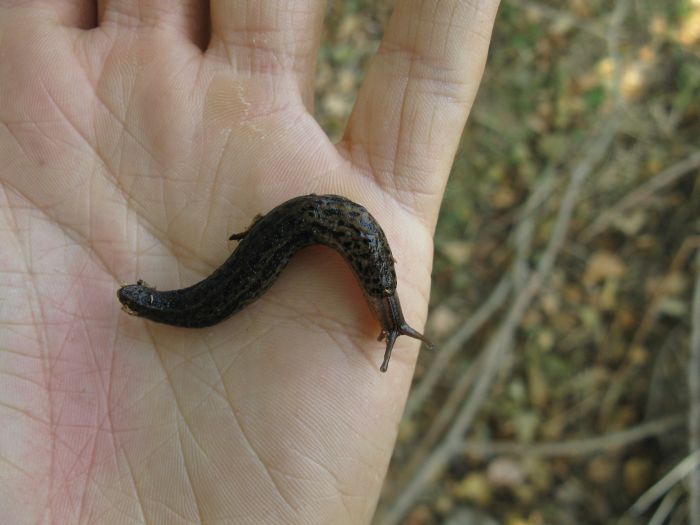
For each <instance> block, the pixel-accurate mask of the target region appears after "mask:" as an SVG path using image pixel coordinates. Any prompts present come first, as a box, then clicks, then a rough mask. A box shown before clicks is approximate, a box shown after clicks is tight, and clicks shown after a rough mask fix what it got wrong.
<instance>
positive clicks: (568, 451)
mask: <svg viewBox="0 0 700 525" xmlns="http://www.w3.org/2000/svg"><path fill="white" fill-rule="evenodd" d="M684 422H685V416H684V415H676V416H668V417H665V418H662V419H658V420H656V421H650V422H648V423H642V424H641V425H637V426H636V427H631V428H627V429H625V430H621V431H619V432H611V433H609V434H604V435H602V436H596V437H590V438H583V439H572V440H568V441H559V442H556V443H532V444H530V443H518V442H517V441H509V442H495V443H494V442H488V441H486V442H483V441H471V440H464V441H462V444H461V449H462V450H463V451H464V452H466V453H469V454H477V455H480V456H490V455H498V454H508V455H513V456H537V457H553V456H587V455H590V454H595V453H599V452H606V451H609V450H611V449H616V448H620V447H624V446H627V445H629V444H630V443H635V442H637V441H641V440H643V439H646V438H649V437H653V436H658V435H660V434H663V433H665V432H668V431H670V430H673V429H675V428H678V427H680V426H682V425H683V423H684Z"/></svg>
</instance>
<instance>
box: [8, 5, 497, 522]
mask: <svg viewBox="0 0 700 525" xmlns="http://www.w3.org/2000/svg"><path fill="white" fill-rule="evenodd" d="M496 3H497V2H495V1H491V2H488V1H483V2H471V1H461V2H460V1H456V0H448V1H437V0H434V1H407V0H405V1H399V2H398V5H397V7H396V10H395V12H394V15H393V18H392V21H391V23H390V24H389V27H388V28H387V30H386V35H385V38H384V41H383V43H382V47H381V49H380V51H379V53H378V55H377V57H376V58H375V61H374V63H373V66H372V67H371V69H370V72H369V74H368V76H367V78H366V80H365V82H364V85H363V87H362V89H361V91H360V93H359V94H358V100H357V103H356V106H355V109H354V112H353V115H352V117H351V120H350V123H349V125H348V129H347V131H346V134H345V138H344V139H343V141H342V142H341V143H340V144H338V145H333V144H332V143H330V142H329V140H328V138H327V137H326V136H325V135H324V133H323V132H322V130H321V129H320V128H319V127H318V125H317V124H316V122H315V121H314V119H313V116H312V114H311V112H310V105H311V101H312V99H313V71H314V66H315V54H316V49H317V47H318V40H319V33H320V29H321V27H320V26H321V22H322V17H323V11H324V6H325V3H324V2H318V1H316V0H306V1H304V0H300V1H295V2H279V1H272V0H266V1H257V2H245V1H232V0H212V1H211V2H210V6H207V7H205V5H206V4H207V3H206V2H201V1H195V0H180V1H177V2H175V1H173V0H141V1H137V0H112V1H110V0H103V1H98V2H97V3H96V5H95V3H94V2H91V1H86V0H51V1H40V0H32V1H21V2H17V1H13V0H0V184H1V185H0V206H1V210H2V213H1V214H0V523H13V524H22V523H136V522H139V523H140V522H149V523H151V522H152V523H169V524H171V523H172V524H175V523H193V522H202V523H204V522H206V523H210V522H211V523H214V522H216V523H227V522H235V523H264V522H269V523H287V522H304V523H343V522H347V523H362V522H367V521H369V519H370V518H371V516H372V513H373V510H374V507H375V504H376V500H377V497H378V493H379V489H380V487H381V484H382V480H383V477H384V473H385V470H386V467H387V463H388V461H389V458H390V455H391V450H392V446H393V443H394V439H395V433H396V425H397V423H398V421H399V418H400V415H401V411H402V408H403V403H404V399H405V396H406V393H407V390H408V387H409V384H410V380H411V375H412V370H413V363H414V359H415V355H416V351H417V348H418V343H417V342H416V341H414V340H409V339H407V338H401V339H399V341H398V343H397V345H396V348H395V350H394V357H393V359H392V362H391V367H390V369H389V372H388V373H387V374H381V373H380V372H379V364H380V362H381V358H382V353H383V346H382V344H381V343H377V341H376V340H375V339H376V336H377V334H378V332H379V325H378V324H377V322H376V320H374V319H373V318H372V317H371V314H370V312H369V309H368V308H367V305H366V304H365V302H364V298H363V296H362V292H361V290H360V288H359V287H358V285H357V284H356V283H355V280H354V277H353V275H352V273H351V271H350V269H349V268H348V267H347V265H346V264H345V263H344V261H343V260H342V258H341V257H340V256H339V255H337V254H336V253H334V252H332V251H330V250H328V249H325V248H310V249H307V250H304V251H303V252H301V253H300V254H299V255H298V256H297V257H295V258H294V260H293V261H292V264H291V265H290V266H289V268H288V269H287V270H285V272H284V273H283V274H282V276H281V277H280V279H279V280H278V281H277V282H276V283H275V285H274V286H273V287H272V289H271V290H270V291H269V292H268V293H267V294H265V295H264V296H263V298H261V299H260V300H259V301H258V302H256V303H254V304H253V305H251V306H249V307H248V308H247V309H245V310H244V311H242V312H240V313H239V314H237V315H236V316H234V317H233V318H231V319H229V320H227V321H225V322H223V323H221V324H219V325H217V326H216V327H213V328H209V329H203V330H187V329H181V328H174V327H170V326H163V325H157V324H154V323H149V322H146V321H143V320H141V319H138V318H134V317H129V316H127V315H125V314H124V313H123V312H121V310H120V305H119V303H118V302H117V300H116V296H115V292H116V290H117V288H118V286H119V283H120V282H133V281H135V280H136V279H137V278H143V279H145V280H146V281H148V282H149V283H150V284H152V285H155V286H157V287H158V288H160V289H168V288H177V287H181V286H185V285H189V284H192V283H194V282H195V281H197V280H199V279H201V278H202V277H203V276H204V275H206V274H208V273H209V272H211V270H212V269H213V268H215V267H216V266H218V265H219V264H220V263H221V262H222V261H223V260H224V259H225V258H226V257H227V255H228V254H229V253H230V251H231V250H232V249H233V248H234V247H235V245H234V243H230V242H227V241H226V239H227V237H228V236H229V235H230V234H231V233H234V232H238V231H241V230H244V229H245V227H246V226H247V225H248V223H249V222H250V221H251V219H252V218H253V217H254V216H255V215H257V214H259V213H265V212H267V211H269V210H270V209H271V208H273V207H274V206H276V205H277V204H280V203H281V202H283V201H285V200H286V199H288V198H290V197H293V196H297V195H304V194H308V193H312V192H315V193H336V194H341V195H344V196H347V197H349V198H350V199H352V200H355V201H357V202H360V203H361V204H363V205H364V206H366V207H367V208H368V209H369V210H370V211H371V212H372V213H373V215H374V216H375V217H376V218H377V220H378V221H379V223H380V224H382V226H383V227H384V230H385V232H386V233H387V236H388V238H389V241H390V243H391V246H392V250H393V252H394V256H395V258H396V259H397V261H398V262H397V273H398V276H399V286H398V292H399V295H400V297H401V300H402V303H403V306H404V313H405V314H406V318H407V320H408V321H409V323H411V324H413V325H414V326H416V327H417V328H420V327H421V322H422V320H423V319H424V316H425V312H426V306H427V299H428V291H429V277H430V267H431V252H432V240H431V237H432V231H433V227H434V222H435V219H436V216H437V210H438V207H439V203H440V200H441V196H442V191H443V189H444V185H445V181H446V178H447V174H448V172H449V167H450V164H451V161H452V157H453V155H454V151H455V148H456V144H457V141H458V138H459V135H460V132H461V129H462V126H463V125H464V121H465V119H466V115H467V113H468V109H469V107H470V105H471V102H472V100H473V97H474V94H475V91H476V87H477V85H478V80H479V78H480V75H481V70H482V67H483V62H484V58H485V54H486V49H487V45H488V35H489V33H490V29H491V23H492V19H493V16H494V14H495V9H496ZM202 49H205V51H202Z"/></svg>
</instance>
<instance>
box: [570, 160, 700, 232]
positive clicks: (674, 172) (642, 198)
mask: <svg viewBox="0 0 700 525" xmlns="http://www.w3.org/2000/svg"><path fill="white" fill-rule="evenodd" d="M698 168H700V151H696V152H694V153H692V154H691V155H689V156H688V157H686V158H685V159H683V160H681V161H680V162H677V163H676V164H673V165H672V166H669V167H668V168H666V169H665V170H662V171H660V172H659V173H657V174H656V175H654V176H653V177H652V178H651V179H649V180H648V181H647V182H646V183H644V184H642V185H641V186H638V187H636V188H635V189H634V190H633V191H631V192H630V193H628V194H627V195H625V196H624V197H623V198H622V199H620V200H619V201H618V202H617V203H616V204H615V205H613V206H612V207H611V208H610V209H608V210H606V211H604V212H603V213H601V214H600V215H599V216H598V218H597V219H596V220H595V221H594V222H593V224H591V225H590V226H589V227H588V228H586V231H585V233H584V238H586V239H590V238H591V237H594V236H596V235H598V234H599V233H600V232H602V231H603V230H605V229H606V228H608V227H609V226H610V224H611V223H612V222H613V221H614V220H615V219H616V218H617V217H619V216H620V215H622V214H623V213H624V212H626V211H627V210H629V209H630V208H632V207H634V206H639V205H641V204H644V203H645V202H648V201H649V199H651V198H652V197H653V196H654V194H655V193H656V192H658V191H659V190H661V189H662V188H664V187H665V186H668V185H670V184H673V183H674V182H675V181H677V180H678V179H679V178H681V177H682V176H683V175H685V174H686V173H690V172H691V171H693V170H695V169H698Z"/></svg>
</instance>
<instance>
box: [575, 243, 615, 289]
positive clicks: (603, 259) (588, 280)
mask: <svg viewBox="0 0 700 525" xmlns="http://www.w3.org/2000/svg"><path fill="white" fill-rule="evenodd" d="M625 269H626V266H625V264H624V263H623V262H622V259H620V258H619V257H618V256H617V255H615V254H614V253H610V252H605V251H598V252H596V253H594V254H593V255H592V256H591V258H590V259H588V265H587V266H586V271H585V273H584V274H583V282H584V284H586V285H587V286H593V285H595V284H598V283H599V282H601V281H604V280H605V279H619V278H620V277H622V275H623V274H624V273H625Z"/></svg>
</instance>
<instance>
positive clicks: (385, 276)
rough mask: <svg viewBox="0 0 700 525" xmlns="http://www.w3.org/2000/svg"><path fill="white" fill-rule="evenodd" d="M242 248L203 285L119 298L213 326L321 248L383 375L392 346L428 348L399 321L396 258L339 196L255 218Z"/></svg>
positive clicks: (374, 226)
mask: <svg viewBox="0 0 700 525" xmlns="http://www.w3.org/2000/svg"><path fill="white" fill-rule="evenodd" d="M230 240H239V241H240V242H239V244H238V246H237V247H236V249H235V250H234V252H233V253H232V254H231V255H230V256H229V258H228V259H227V260H226V261H225V262H224V263H223V264H222V265H221V266H220V267H219V268H217V269H216V270H215V271H214V273H212V274H211V275H210V276H209V277H207V278H205V279H204V280H202V281H200V282H198V283H196V284H194V285H192V286H189V287H187V288H182V289H179V290H170V291H156V290H155V288H153V287H151V286H148V285H147V284H146V283H144V282H143V281H138V282H137V283H136V284H129V285H126V286H122V287H121V288H120V289H119V290H118V292H117V297H118V298H119V301H120V302H121V303H122V305H123V307H122V309H123V310H125V311H126V312H127V313H129V314H131V315H136V316H138V317H144V318H146V319H150V320H151V321H155V322H158V323H165V324H169V325H174V326H184V327H191V328H203V327H207V326H212V325H215V324H216V323H219V322H220V321H223V320H224V319H226V318H227V317H230V316H231V315H233V314H234V313H236V312H238V311H239V310H241V309H243V308H244V307H246V306H247V305H249V304H250V303H252V302H253V301H255V300H256V299H258V298H259V297H260V296H261V295H262V294H264V293H265V292H266V291H267V290H268V289H269V288H270V286H272V283H274V281H275V279H277V276H278V275H279V274H280V273H281V272H282V270H283V269H284V268H285V267H286V266H287V264H288V263H289V261H290V259H291V258H292V256H293V255H294V254H295V253H296V252H297V251H299V250H300V249H301V248H304V247H306V246H310V245H312V244H322V245H325V246H329V247H330V248H333V249H334V250H336V251H337V252H339V253H340V254H341V255H342V256H343V257H344V258H345V260H346V261H347V262H348V263H349V264H350V266H351V267H352V269H353V271H354V273H355V275H356V276H357V278H358V281H359V283H360V285H361V286H362V289H363V291H364V294H365V297H366V298H367V302H368V303H369V306H370V308H371V310H372V312H373V313H374V315H375V317H376V318H377V320H378V321H379V323H380V325H381V327H382V331H381V333H380V335H379V338H378V340H379V341H382V340H383V339H386V350H385V353H384V361H383V362H382V365H381V367H380V370H381V371H382V372H386V370H387V368H388V366H389V359H390V358H391V351H392V349H393V347H394V342H395V341H396V338H397V337H398V336H400V335H407V336H409V337H413V338H415V339H420V340H421V341H423V342H425V343H426V345H427V346H428V347H429V348H432V347H433V345H432V344H431V343H430V342H429V341H428V340H427V339H426V338H425V337H424V336H423V334H420V333H418V332H417V331H416V330H414V329H413V328H411V327H410V326H409V325H408V324H407V323H406V321H405V320H404V317H403V313H402V312H401V303H400V302H399V297H398V295H397V294H396V272H395V270H394V258H393V257H392V255H391V249H390V248H389V243H388V242H387V239H386V235H384V232H383V231H382V228H381V227H380V226H379V224H378V223H377V221H376V220H375V219H374V217H372V215H370V213H369V212H368V211H367V210H366V209H365V208H364V207H363V206H360V205H359V204H357V203H355V202H352V201H351V200H348V199H346V198H345V197H340V196H337V195H315V194H311V195H305V196H302V197H296V198H293V199H291V200H288V201H287V202H284V203H282V204H280V205H279V206H277V207H276V208H274V209H273V210H271V211H270V212H268V213H267V214H266V215H264V216H258V217H256V218H255V219H254V221H253V224H251V226H250V227H249V228H248V230H246V231H245V232H242V233H238V234H234V235H232V236H231V237H230Z"/></svg>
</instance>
